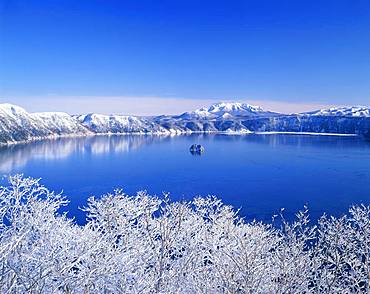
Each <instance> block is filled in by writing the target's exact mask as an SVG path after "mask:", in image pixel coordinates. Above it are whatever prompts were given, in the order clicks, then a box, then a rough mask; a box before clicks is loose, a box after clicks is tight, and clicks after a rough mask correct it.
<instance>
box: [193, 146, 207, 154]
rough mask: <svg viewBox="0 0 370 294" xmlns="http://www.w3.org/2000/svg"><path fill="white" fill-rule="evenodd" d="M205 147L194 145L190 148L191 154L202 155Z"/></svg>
mask: <svg viewBox="0 0 370 294" xmlns="http://www.w3.org/2000/svg"><path fill="white" fill-rule="evenodd" d="M204 150H205V149H204V147H203V146H202V145H200V144H193V145H191V146H190V153H191V154H202V153H203V152H204Z"/></svg>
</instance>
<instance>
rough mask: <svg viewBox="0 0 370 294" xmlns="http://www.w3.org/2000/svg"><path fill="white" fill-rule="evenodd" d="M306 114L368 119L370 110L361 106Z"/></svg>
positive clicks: (321, 110) (333, 108)
mask: <svg viewBox="0 0 370 294" xmlns="http://www.w3.org/2000/svg"><path fill="white" fill-rule="evenodd" d="M306 114H310V115H316V116H344V117H370V108H369V107H363V106H352V107H332V108H328V109H320V110H317V111H312V112H308V113H306Z"/></svg>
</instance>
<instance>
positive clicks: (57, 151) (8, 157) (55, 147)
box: [0, 136, 164, 173]
mask: <svg viewBox="0 0 370 294" xmlns="http://www.w3.org/2000/svg"><path fill="white" fill-rule="evenodd" d="M163 139H164V138H163V137H159V136H92V137H84V138H59V139H50V140H43V141H35V142H31V143H28V144H16V145H10V146H1V147H0V172H2V173H9V172H12V171H15V170H18V169H20V168H21V167H23V166H25V165H26V164H27V162H29V161H30V160H33V159H42V160H60V159H65V158H67V157H69V156H71V155H72V154H87V155H88V154H92V155H97V154H103V153H112V152H113V153H124V152H129V151H130V150H135V149H138V148H140V147H141V146H143V145H148V144H151V143H153V142H156V141H161V140H163Z"/></svg>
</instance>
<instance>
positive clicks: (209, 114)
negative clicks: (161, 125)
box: [181, 102, 278, 119]
mask: <svg viewBox="0 0 370 294" xmlns="http://www.w3.org/2000/svg"><path fill="white" fill-rule="evenodd" d="M277 114H278V113H274V112H268V111H264V110H263V109H262V108H261V107H259V106H253V105H250V104H247V103H240V102H220V103H215V104H212V105H211V106H210V107H208V108H204V107H203V108H200V109H197V110H195V111H192V112H185V113H183V114H182V115H181V117H182V118H187V119H192V118H203V119H207V118H232V117H239V116H240V117H253V116H267V115H277Z"/></svg>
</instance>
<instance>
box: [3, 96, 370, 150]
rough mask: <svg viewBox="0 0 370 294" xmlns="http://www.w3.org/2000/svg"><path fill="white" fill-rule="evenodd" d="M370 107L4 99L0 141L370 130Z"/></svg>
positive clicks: (6, 142) (346, 132) (359, 131)
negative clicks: (68, 105)
mask: <svg viewBox="0 0 370 294" xmlns="http://www.w3.org/2000/svg"><path fill="white" fill-rule="evenodd" d="M369 131H370V107H363V106H349V107H332V108H328V109H320V110H316V111H311V112H303V113H298V114H284V113H279V112H273V111H267V110H264V109H262V108H261V107H259V106H253V105H250V104H247V103H240V102H218V103H214V104H212V105H210V106H209V107H208V108H207V107H203V108H200V109H196V110H194V111H191V112H184V113H182V114H180V115H161V116H151V117H149V116H147V117H139V116H131V115H104V114H97V113H90V114H84V115H69V114H67V113H64V112H35V113H29V112H27V111H26V110H25V109H23V108H22V107H20V106H17V105H13V104H10V103H4V104H0V143H1V144H9V143H16V142H27V141H31V140H35V139H42V138H49V137H60V136H87V135H95V134H157V135H173V134H188V133H194V132H199V133H252V132H298V133H299V132H302V133H303V132H312V133H343V134H359V135H363V134H368V133H369Z"/></svg>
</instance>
